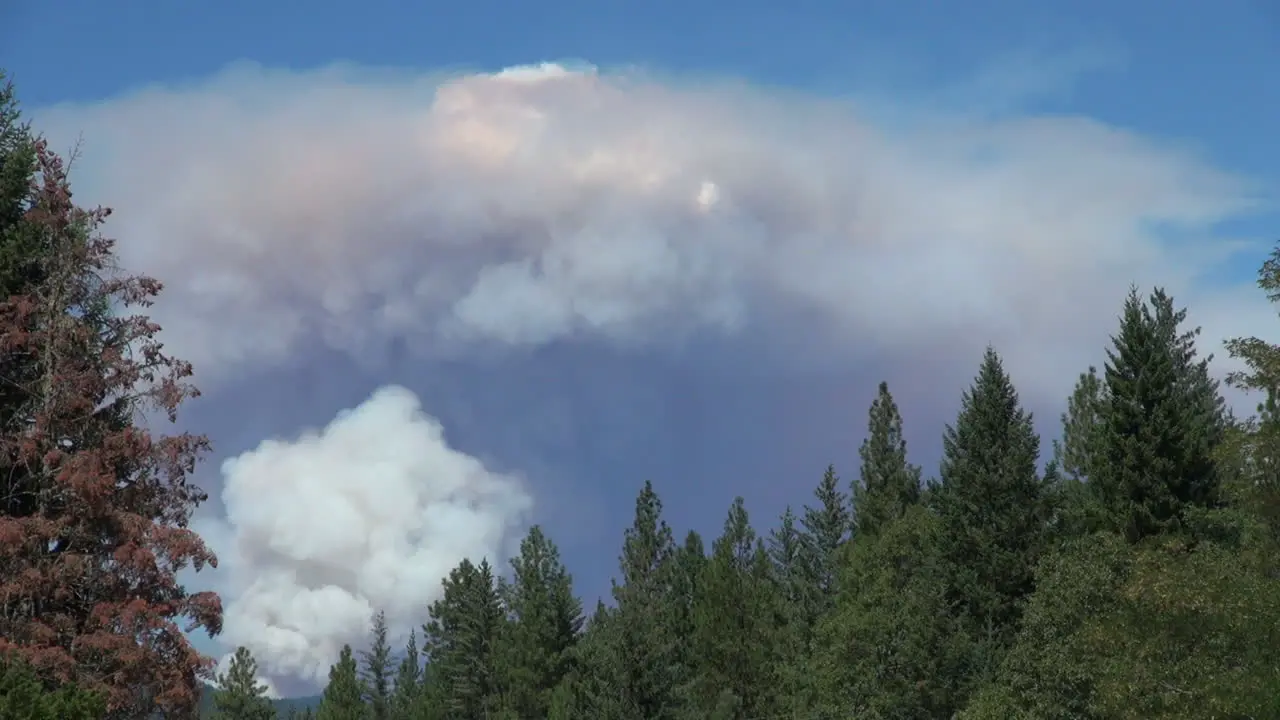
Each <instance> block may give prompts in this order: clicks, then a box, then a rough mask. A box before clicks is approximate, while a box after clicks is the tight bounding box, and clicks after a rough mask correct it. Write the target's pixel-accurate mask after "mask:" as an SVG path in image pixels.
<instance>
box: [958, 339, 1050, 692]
mask: <svg viewBox="0 0 1280 720" xmlns="http://www.w3.org/2000/svg"><path fill="white" fill-rule="evenodd" d="M1039 447H1040V439H1039V436H1037V435H1036V432H1035V430H1034V428H1033V427H1032V419H1031V415H1030V414H1029V413H1027V412H1026V411H1024V410H1023V409H1022V407H1021V406H1020V404H1019V402H1018V394H1017V391H1016V390H1015V389H1014V387H1013V383H1012V381H1011V380H1010V379H1009V376H1008V375H1006V374H1005V371H1004V367H1003V365H1002V363H1001V361H1000V358H999V356H998V355H996V353H995V351H994V350H992V349H991V348H988V349H987V351H986V353H985V355H984V356H983V360H982V367H981V368H980V370H979V371H978V376H977V378H976V380H975V381H974V384H973V385H972V386H971V387H970V388H969V389H968V390H967V391H966V392H965V393H964V395H963V397H962V399H961V405H960V413H959V415H958V417H957V418H956V422H955V424H954V425H952V426H948V427H947V429H946V432H945V434H944V436H943V455H942V460H941V463H940V466H939V476H940V478H941V482H940V484H939V485H938V487H937V489H936V490H935V493H934V497H933V502H934V505H935V508H936V511H937V514H938V518H939V520H940V521H941V536H940V541H941V543H942V546H941V549H942V552H943V557H944V559H945V562H946V565H947V568H948V576H949V586H950V592H949V598H950V603H951V605H952V607H954V608H955V609H956V610H957V611H958V612H959V613H960V616H961V617H963V618H964V619H965V620H966V622H967V624H968V627H969V630H970V632H972V633H973V634H974V635H975V636H978V637H986V638H987V639H988V640H989V642H988V644H987V646H986V652H987V653H988V655H987V656H986V658H985V660H982V661H980V662H981V664H982V665H983V667H981V668H978V671H979V672H992V671H994V667H995V665H996V664H997V663H998V657H999V653H1000V649H1001V648H1003V647H1005V646H1007V644H1008V643H1009V642H1010V640H1011V637H1012V632H1013V631H1014V630H1015V629H1016V625H1017V622H1018V619H1019V618H1020V616H1021V612H1022V607H1023V605H1024V603H1025V601H1026V599H1027V597H1028V596H1029V595H1030V594H1031V591H1032V589H1033V587H1034V583H1033V572H1034V569H1035V566H1036V562H1037V560H1038V556H1039V552H1040V550H1041V548H1042V543H1043V541H1044V531H1045V524H1046V518H1045V514H1046V510H1047V509H1046V507H1045V504H1046V499H1047V493H1045V486H1044V484H1043V482H1042V481H1041V479H1040V477H1039V476H1038V475H1037V472H1036V463H1037V459H1038V455H1039Z"/></svg>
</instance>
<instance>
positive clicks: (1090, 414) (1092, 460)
mask: <svg viewBox="0 0 1280 720" xmlns="http://www.w3.org/2000/svg"><path fill="white" fill-rule="evenodd" d="M1105 406H1106V388H1105V387H1104V385H1103V383H1102V379H1101V378H1099V377H1098V369H1097V368H1095V367H1092V366H1090V367H1089V371H1088V372H1085V373H1081V374H1080V378H1079V379H1078V380H1076V386H1075V389H1074V390H1073V391H1072V392H1071V397H1070V398H1068V399H1067V410H1066V412H1064V413H1062V440H1061V441H1059V440H1054V441H1053V457H1054V460H1056V461H1057V466H1058V468H1059V469H1060V470H1061V471H1062V476H1063V477H1064V478H1066V479H1069V480H1075V481H1084V480H1087V479H1088V478H1089V476H1090V474H1091V473H1092V471H1093V468H1094V467H1095V465H1096V464H1097V462H1098V460H1097V456H1098V441H1099V430H1100V429H1101V425H1102V412H1103V408H1104V407H1105Z"/></svg>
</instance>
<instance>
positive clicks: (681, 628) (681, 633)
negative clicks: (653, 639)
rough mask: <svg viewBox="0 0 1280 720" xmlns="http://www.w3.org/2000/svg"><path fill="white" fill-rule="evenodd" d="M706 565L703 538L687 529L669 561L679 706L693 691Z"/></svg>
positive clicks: (684, 702)
mask: <svg viewBox="0 0 1280 720" xmlns="http://www.w3.org/2000/svg"><path fill="white" fill-rule="evenodd" d="M706 566H707V551H706V547H705V545H704V544H703V542H702V536H701V535H699V534H698V533H697V532H696V531H694V530H690V531H689V532H688V533H687V534H686V535H685V538H684V544H682V545H681V546H680V547H679V548H677V549H676V551H675V556H674V559H673V561H672V568H673V576H672V587H671V611H672V620H671V625H672V633H673V634H674V636H675V638H676V646H675V652H674V662H675V664H676V666H677V667H678V668H679V675H680V680H679V682H678V685H677V688H676V692H677V695H678V696H679V700H678V702H677V704H678V705H680V706H681V707H685V706H687V704H688V702H689V698H690V693H692V692H693V691H694V688H693V686H692V683H691V680H692V678H693V672H694V668H695V666H696V665H697V661H698V658H697V648H696V647H695V645H694V633H695V630H696V629H697V619H696V615H695V614H696V612H697V599H698V593H699V592H700V589H701V587H702V577H703V573H704V572H705V571H706Z"/></svg>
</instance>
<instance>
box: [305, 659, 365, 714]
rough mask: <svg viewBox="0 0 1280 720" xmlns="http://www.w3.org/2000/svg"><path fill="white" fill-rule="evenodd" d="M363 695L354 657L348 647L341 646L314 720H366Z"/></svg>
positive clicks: (363, 690) (362, 685)
mask: <svg viewBox="0 0 1280 720" xmlns="http://www.w3.org/2000/svg"><path fill="white" fill-rule="evenodd" d="M364 694H365V687H364V684H363V683H361V682H360V672H359V670H358V668H357V667H356V659H355V655H353V654H352V652H351V646H350V645H343V646H342V652H341V653H340V654H339V655H338V662H337V663H335V664H334V665H333V666H332V667H330V668H329V684H328V685H326V686H325V689H324V694H323V695H322V696H321V699H320V709H319V710H318V711H317V712H316V720H368V718H369V706H367V705H365V703H364Z"/></svg>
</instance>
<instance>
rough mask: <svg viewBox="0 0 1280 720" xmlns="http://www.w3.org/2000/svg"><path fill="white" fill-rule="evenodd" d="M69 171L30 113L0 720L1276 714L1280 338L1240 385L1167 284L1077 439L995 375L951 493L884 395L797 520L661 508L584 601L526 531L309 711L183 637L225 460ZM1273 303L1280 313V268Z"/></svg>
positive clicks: (1117, 355) (1098, 372)
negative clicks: (190, 575) (705, 518)
mask: <svg viewBox="0 0 1280 720" xmlns="http://www.w3.org/2000/svg"><path fill="white" fill-rule="evenodd" d="M68 175H69V171H68V160H67V159H66V158H62V157H59V156H58V155H57V154H55V153H54V152H52V151H51V149H50V148H49V147H48V146H47V144H46V143H45V142H44V141H43V140H42V139H41V137H40V135H39V134H38V132H37V130H36V129H35V128H32V127H31V126H30V125H28V124H27V123H26V122H25V121H24V119H23V117H22V115H21V113H20V108H19V105H18V100H17V97H16V96H15V92H14V90H13V88H12V87H11V86H8V87H6V89H5V90H4V95H3V96H0V286H2V288H3V290H2V291H0V368H2V376H3V379H4V383H3V384H2V385H0V423H2V427H0V463H3V464H4V471H3V473H2V477H3V478H4V479H3V483H2V485H0V487H2V488H3V490H2V492H0V501H2V502H3V505H2V506H0V589H2V592H0V654H2V655H3V658H4V664H3V669H2V670H0V720H8V719H10V718H12V719H14V720H16V719H18V718H25V719H30V720H36V719H40V720H98V719H100V718H109V719H111V720H117V719H119V720H124V719H126V718H130V719H131V718H153V717H154V718H161V717H162V718H188V717H197V716H200V717H217V718H226V719H227V720H268V719H269V718H277V717H278V718H282V719H283V718H286V717H297V718H302V717H307V718H317V719H319V720H357V719H359V720H410V719H413V720H428V719H431V720H537V719H545V718H551V719H555V720H844V719H846V718H858V719H868V720H928V719H939V720H945V719H949V718H959V719H962V720H1020V719H1022V720H1068V719H1077V718H1083V719H1097V720H1104V719H1106V720H1109V719H1113V718H1114V719H1130V718H1132V719H1134V720H1137V719H1148V718H1169V719H1173V718H1180V719H1181V718H1185V719H1186V720H1193V719H1194V720H1207V719H1212V718H1221V719H1224V720H1225V719H1227V718H1240V719H1243V718H1259V719H1260V718H1280V417H1278V416H1277V408H1276V393H1277V388H1280V346H1278V345H1275V344H1273V343H1272V342H1271V341H1270V340H1269V339H1268V338H1274V337H1278V336H1280V322H1277V323H1276V324H1275V325H1274V326H1271V327H1259V328H1257V331H1256V332H1257V337H1239V338H1235V339H1233V340H1230V341H1229V342H1228V343H1227V350H1228V352H1229V353H1230V355H1231V356H1232V358H1234V359H1235V360H1237V361H1238V363H1239V367H1241V368H1243V369H1242V370H1241V371H1239V372H1237V373H1234V374H1232V375H1230V376H1228V377H1226V378H1225V379H1223V380H1222V381H1221V383H1220V382H1219V380H1218V379H1216V378H1215V377H1214V376H1213V375H1212V374H1211V373H1210V370H1209V365H1208V362H1209V357H1208V354H1207V352H1204V351H1202V350H1200V349H1198V348H1197V343H1199V342H1201V338H1200V337H1199V331H1198V330H1197V328H1195V327H1192V326H1189V324H1188V323H1187V321H1186V311H1185V309H1184V308H1183V306H1182V305H1180V304H1179V302H1178V301H1177V300H1176V299H1175V298H1173V297H1172V296H1171V295H1170V294H1168V293H1166V292H1165V291H1164V290H1162V289H1160V288H1135V289H1134V290H1133V291H1132V292H1131V293H1130V294H1129V295H1128V296H1127V297H1119V298H1116V303H1115V311H1116V321H1115V326H1114V330H1113V332H1112V334H1111V338H1110V342H1109V344H1108V346H1107V347H1106V348H1105V350H1106V354H1105V358H1106V360H1105V362H1104V363H1102V364H1101V365H1100V366H1098V367H1083V368H1079V376H1078V379H1077V381H1076V384H1075V390H1074V392H1072V393H1071V395H1070V397H1069V398H1065V399H1064V400H1065V408H1066V410H1065V412H1064V413H1063V414H1062V416H1061V422H1060V424H1058V425H1057V432H1056V434H1055V435H1054V436H1052V437H1042V436H1040V435H1039V434H1038V433H1037V431H1036V430H1035V428H1034V426H1033V422H1032V417H1031V415H1030V413H1029V411H1028V410H1026V409H1024V407H1023V405H1022V404H1021V401H1020V399H1019V392H1018V388H1017V387H1016V382H1015V378H1013V377H1011V376H1010V374H1009V373H1008V372H1006V369H1005V366H1004V363H1003V362H1002V359H1001V354H1000V348H999V347H990V348H988V349H987V351H986V353H985V355H983V356H982V357H980V358H974V361H975V362H974V367H973V371H972V375H971V377H972V380H971V382H970V384H969V385H968V387H967V389H965V390H964V392H963V396H962V399H961V404H960V410H959V412H958V414H957V415H956V416H955V417H954V419H953V420H952V421H951V422H950V423H948V424H947V425H946V426H945V427H940V428H936V432H938V433H940V434H941V437H942V448H943V450H942V457H941V461H940V462H938V463H937V465H936V467H922V466H921V465H919V464H917V463H916V462H915V461H913V455H912V448H909V447H907V444H906V441H905V439H904V431H903V428H904V423H908V424H910V423H911V418H910V417H906V418H904V417H902V415H901V414H900V412H899V407H898V405H897V403H896V402H895V400H894V395H893V388H891V387H889V386H888V385H887V384H885V383H880V384H879V386H878V387H879V389H878V394H877V395H876V397H875V400H874V402H873V403H871V405H870V407H869V408H868V409H867V412H866V426H865V435H864V436H863V437H864V439H862V441H861V446H860V449H859V451H858V457H859V458H860V462H859V464H858V465H857V466H856V467H825V468H824V467H823V466H824V465H825V461H823V460H822V459H821V458H817V459H816V463H815V467H814V475H813V480H814V482H813V488H812V492H811V493H810V494H809V495H808V496H807V497H798V498H796V502H795V505H794V506H793V507H791V508H790V509H787V510H786V511H785V512H784V513H783V514H782V515H781V517H761V516H759V515H757V514H755V513H754V512H753V511H752V509H751V508H748V507H747V506H746V505H745V504H744V502H743V501H742V500H741V499H736V500H735V499H733V498H730V497H726V498H725V507H726V509H725V512H724V516H723V524H722V529H721V530H720V531H719V533H718V534H717V535H716V536H715V537H703V536H701V535H699V534H698V533H696V532H686V531H685V530H684V529H681V528H678V527H673V526H671V525H669V524H668V522H667V520H666V519H664V505H663V499H662V498H660V497H659V496H658V494H657V492H655V490H654V488H653V487H652V486H651V485H648V484H646V485H645V486H644V487H642V488H639V489H638V493H637V494H636V495H635V504H634V520H633V521H632V523H631V525H630V527H628V528H627V529H626V530H625V532H623V533H622V535H621V537H618V538H614V539H613V540H611V541H610V542H612V543H613V545H614V546H615V547H616V557H617V567H616V570H615V571H614V574H613V578H614V579H613V585H612V593H611V595H612V596H611V597H609V598H607V599H606V600H603V601H600V602H598V603H594V604H586V605H584V602H583V600H582V599H581V598H580V597H578V596H576V595H575V590H574V585H573V574H572V573H573V570H574V569H573V568H570V567H566V566H565V563H564V562H563V561H562V560H561V556H560V552H559V550H558V549H557V545H556V542H555V539H554V537H553V536H554V534H555V533H554V528H551V527H538V526H535V527H532V528H531V529H529V530H528V533H527V535H526V536H525V537H524V538H523V542H522V543H521V544H520V546H519V552H518V554H516V555H515V557H514V559H512V560H510V562H509V563H506V562H504V563H501V564H493V563H492V562H491V561H490V560H489V559H485V558H479V557H477V558H472V559H467V560H463V561H462V562H460V563H459V564H458V565H457V566H456V567H454V568H453V569H452V571H451V572H450V573H449V574H448V577H447V578H446V579H445V580H444V581H443V588H442V593H441V594H440V595H439V596H438V599H437V600H436V601H435V602H433V603H430V604H429V605H424V607H423V608H422V616H421V621H420V623H419V624H418V625H417V627H415V629H414V631H413V633H412V634H411V635H410V636H409V637H408V638H407V643H405V642H404V641H403V640H402V639H401V638H398V637H392V635H391V633H390V632H389V629H388V626H387V622H386V620H385V617H384V616H383V615H382V614H380V613H379V614H375V615H374V616H373V617H372V618H371V619H370V626H369V635H368V638H367V641H366V642H365V643H364V644H362V645H358V646H354V647H353V646H347V647H344V648H342V650H341V653H340V655H339V656H338V657H336V658H335V661H334V664H333V666H332V668H331V669H330V670H329V675H328V684H327V686H326V687H324V688H323V693H322V695H320V696H319V697H318V698H315V701H314V702H305V703H293V705H292V706H290V707H288V708H286V707H285V702H284V701H278V700H275V701H273V700H271V699H269V698H268V697H267V695H266V688H265V686H264V685H263V684H261V683H260V682H259V680H258V671H257V665H256V662H255V659H254V657H253V656H252V655H251V653H250V652H249V651H248V650H246V649H245V648H241V649H240V650H239V651H238V652H236V654H235V656H234V659H233V661H232V662H231V663H230V665H229V667H228V668H224V671H223V672H220V673H219V672H217V671H216V670H215V668H214V666H213V664H212V661H211V660H210V659H209V658H207V657H204V656H203V655H201V653H199V652H198V651H197V650H196V649H195V648H193V647H192V645H191V643H190V641H189V640H188V638H187V636H186V635H185V633H186V632H191V631H192V630H193V629H203V630H204V631H207V632H209V633H211V634H216V633H217V632H218V631H219V629H220V627H221V623H222V606H221V602H220V600H219V598H218V597H217V596H216V595H214V594H212V593H195V592H189V591H188V590H187V589H186V588H185V587H184V586H183V585H182V584H181V583H179V582H178V580H177V579H176V573H178V572H179V571H181V570H183V569H186V568H199V567H202V566H203V565H204V564H205V563H208V562H211V560H212V554H211V552H210V551H209V549H208V548H207V547H206V545H205V542H204V540H203V539H202V538H201V537H200V536H199V534H198V533H197V532H195V531H194V530H193V529H192V528H191V527H190V524H189V520H190V519H191V516H192V513H193V512H194V510H195V508H196V507H197V506H198V505H199V504H200V503H202V502H203V501H204V500H205V497H204V493H203V492H202V491H200V490H199V489H198V488H197V487H196V486H195V485H194V484H191V483H188V482H187V478H188V476H189V475H190V474H191V473H192V472H193V468H194V467H195V464H196V462H197V460H198V458H199V457H200V456H201V455H202V454H203V453H204V452H205V448H206V440H205V438H203V437H200V436H198V435H192V434H175V435H163V434H159V433H158V432H156V431H154V430H153V429H152V428H151V427H149V426H147V425H144V424H143V423H142V421H141V420H140V419H139V418H140V417H141V412H142V411H144V410H145V411H146V412H149V413H151V414H152V415H153V416H162V415H165V414H168V415H170V416H174V415H176V413H177V412H178V411H179V409H180V406H181V405H182V403H183V401H184V400H186V399H187V398H190V397H193V396H194V395H195V394H196V393H197V391H196V388H195V385H194V381H195V379H196V377H195V376H194V375H193V368H192V367H191V366H190V365H188V364H186V363H184V362H183V361H182V360H181V359H179V358H174V357H170V356H169V355H168V354H167V353H166V351H165V349H164V347H163V346H162V345H161V344H160V342H159V340H158V335H157V333H158V332H159V330H160V328H159V327H158V326H157V325H156V324H155V323H153V322H151V321H150V320H149V319H148V317H147V307H148V305H149V302H150V301H151V299H152V298H153V297H155V296H156V295H157V294H159V293H161V292H162V285H161V283H162V282H163V281H164V278H156V279H152V278H149V277H141V276H135V275H131V274H129V272H128V269H127V268H120V267H118V265H117V263H116V255H115V254H114V250H113V244H112V242H111V241H110V240H108V239H107V237H108V235H109V232H108V231H109V229H110V222H109V221H108V214H109V213H108V211H106V210H100V209H94V208H83V207H80V206H78V205H77V204H76V202H75V201H74V200H73V198H72V193H71V185H70V180H69V177H68ZM1258 286H1259V288H1258V292H1259V293H1263V294H1266V295H1267V296H1268V297H1270V298H1271V299H1272V300H1273V301H1274V300H1280V250H1277V252H1276V254H1274V255H1272V256H1271V257H1270V258H1269V259H1267V260H1266V262H1265V263H1264V264H1262V266H1261V268H1260V269H1259V271H1258ZM870 382H871V383H873V384H874V383H875V382H876V380H875V379H870ZM1230 388H1236V389H1240V390H1244V391H1249V393H1250V394H1249V396H1248V397H1250V398H1251V399H1252V401H1253V402H1255V403H1256V411H1255V412H1252V413H1248V414H1243V413H1239V412H1233V411H1231V410H1230V409H1229V408H1228V407H1227V403H1226V400H1225V399H1224V395H1223V393H1224V392H1225V391H1227V390H1228V389H1230ZM851 432H852V431H851Z"/></svg>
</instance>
